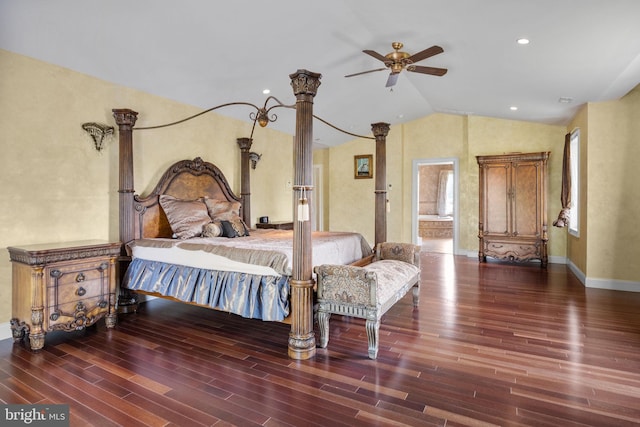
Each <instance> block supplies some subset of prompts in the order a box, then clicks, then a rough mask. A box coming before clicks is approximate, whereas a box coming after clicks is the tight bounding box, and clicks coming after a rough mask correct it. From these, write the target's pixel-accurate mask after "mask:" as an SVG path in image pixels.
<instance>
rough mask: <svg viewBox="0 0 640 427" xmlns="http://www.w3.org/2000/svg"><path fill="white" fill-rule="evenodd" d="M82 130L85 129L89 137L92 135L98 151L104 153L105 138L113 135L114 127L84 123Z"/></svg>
mask: <svg viewBox="0 0 640 427" xmlns="http://www.w3.org/2000/svg"><path fill="white" fill-rule="evenodd" d="M82 129H84V130H85V131H86V132H87V133H88V134H89V135H91V138H92V139H93V144H94V145H95V147H96V150H98V151H102V148H103V145H102V142H103V140H104V137H105V136H107V137H108V136H112V135H113V126H109V125H103V124H100V123H93V122H90V123H83V124H82Z"/></svg>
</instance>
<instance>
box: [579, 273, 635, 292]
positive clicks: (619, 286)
mask: <svg viewBox="0 0 640 427" xmlns="http://www.w3.org/2000/svg"><path fill="white" fill-rule="evenodd" d="M584 285H585V287H587V288H597V289H610V290H612V291H625V292H640V282H632V281H631V280H615V279H599V278H593V277H587V281H586V282H585V284H584Z"/></svg>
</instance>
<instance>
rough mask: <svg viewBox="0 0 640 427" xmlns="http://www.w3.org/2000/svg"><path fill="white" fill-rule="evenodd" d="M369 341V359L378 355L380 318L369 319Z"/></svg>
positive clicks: (367, 324) (367, 326)
mask: <svg viewBox="0 0 640 427" xmlns="http://www.w3.org/2000/svg"><path fill="white" fill-rule="evenodd" d="M365 326H366V328H367V341H368V342H369V359H375V358H376V357H378V337H379V331H380V319H374V320H371V319H367V323H366V325H365Z"/></svg>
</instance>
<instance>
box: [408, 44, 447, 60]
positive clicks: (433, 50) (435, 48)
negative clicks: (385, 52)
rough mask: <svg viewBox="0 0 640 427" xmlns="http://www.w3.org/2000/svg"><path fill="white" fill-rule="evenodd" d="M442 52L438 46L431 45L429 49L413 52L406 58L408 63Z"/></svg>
mask: <svg viewBox="0 0 640 427" xmlns="http://www.w3.org/2000/svg"><path fill="white" fill-rule="evenodd" d="M442 52H444V49H442V48H441V47H440V46H431V47H430V48H429V49H425V50H423V51H421V52H418V53H414V54H413V55H411V56H410V57H408V58H407V62H408V63H414V64H415V63H416V62H418V61H422V60H423V59H427V58H430V57H432V56H434V55H437V54H439V53H442Z"/></svg>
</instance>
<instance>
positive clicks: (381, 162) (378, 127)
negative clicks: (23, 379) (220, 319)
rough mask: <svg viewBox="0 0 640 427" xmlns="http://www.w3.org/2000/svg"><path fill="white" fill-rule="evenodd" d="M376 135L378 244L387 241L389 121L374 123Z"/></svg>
mask: <svg viewBox="0 0 640 427" xmlns="http://www.w3.org/2000/svg"><path fill="white" fill-rule="evenodd" d="M371 130H372V131H373V135H374V136H375V137H376V169H375V171H376V187H375V188H376V190H375V193H376V212H375V221H376V236H375V239H376V243H375V244H376V246H377V245H379V244H380V243H383V242H386V241H387V167H386V164H387V148H386V143H387V135H388V134H389V123H373V124H372V125H371Z"/></svg>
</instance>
